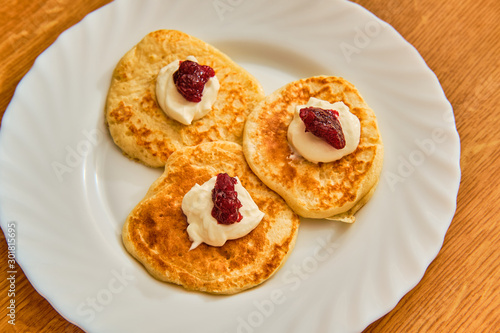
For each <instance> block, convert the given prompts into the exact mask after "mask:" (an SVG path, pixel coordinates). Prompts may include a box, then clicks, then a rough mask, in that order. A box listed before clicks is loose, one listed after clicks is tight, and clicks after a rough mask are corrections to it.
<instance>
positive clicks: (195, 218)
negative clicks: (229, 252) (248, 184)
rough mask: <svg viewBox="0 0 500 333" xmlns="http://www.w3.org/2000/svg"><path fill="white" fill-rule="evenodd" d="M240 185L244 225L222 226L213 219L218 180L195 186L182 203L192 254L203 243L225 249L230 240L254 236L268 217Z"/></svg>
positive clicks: (239, 223) (241, 222) (235, 186)
mask: <svg viewBox="0 0 500 333" xmlns="http://www.w3.org/2000/svg"><path fill="white" fill-rule="evenodd" d="M235 178H236V179H237V180H238V182H237V183H236V184H235V185H234V189H235V190H236V192H237V193H238V199H239V200H240V202H241V204H242V207H240V209H239V212H240V214H241V215H242V216H243V218H242V219H241V221H239V222H236V223H233V224H219V223H217V220H216V219H215V218H214V217H213V216H212V208H213V206H214V204H213V201H212V189H213V188H214V186H215V182H216V180H217V176H214V177H212V178H210V180H208V181H207V182H205V183H204V184H203V185H198V184H195V185H194V186H193V187H192V188H191V190H189V192H187V193H186V195H185V196H184V198H183V199H182V211H183V212H184V214H185V215H186V217H187V222H188V224H189V225H188V227H187V233H188V235H189V239H190V240H191V241H192V242H193V243H192V245H191V248H190V250H192V249H194V248H196V247H197V246H198V245H200V244H201V243H205V244H208V245H212V246H222V245H224V243H226V241H227V240H229V239H237V238H240V237H243V236H245V235H247V234H248V233H250V231H252V230H253V229H255V227H257V225H258V224H259V223H260V221H261V220H262V218H263V217H264V213H263V212H261V211H260V210H259V207H258V206H257V205H256V204H255V202H254V201H253V199H252V197H251V196H250V194H249V193H248V192H247V190H246V189H245V188H244V187H243V186H242V185H241V183H240V180H239V179H238V177H235Z"/></svg>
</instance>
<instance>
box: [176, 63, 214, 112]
mask: <svg viewBox="0 0 500 333" xmlns="http://www.w3.org/2000/svg"><path fill="white" fill-rule="evenodd" d="M214 75H215V71H214V70H213V68H212V67H210V66H205V65H199V64H198V63H196V62H194V61H190V60H185V61H181V62H180V66H179V69H178V70H177V71H176V72H175V73H174V76H173V78H174V83H175V86H176V87H177V91H179V93H180V94H181V95H182V96H184V98H185V99H186V100H188V101H190V102H195V103H198V102H200V101H201V96H202V95H203V89H204V88H205V83H207V81H208V80H209V79H210V78H211V77H213V76H214Z"/></svg>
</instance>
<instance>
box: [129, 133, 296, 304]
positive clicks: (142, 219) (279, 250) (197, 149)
mask: <svg viewBox="0 0 500 333" xmlns="http://www.w3.org/2000/svg"><path fill="white" fill-rule="evenodd" d="M222 172H226V173H228V174H229V175H230V176H232V177H235V176H237V177H238V178H239V180H240V182H241V184H242V185H243V186H244V187H245V188H246V190H247V191H248V192H249V193H250V195H251V196H252V199H253V200H254V201H255V203H256V204H257V206H258V207H259V209H260V210H261V211H262V212H264V213H265V216H264V218H263V219H262V220H261V222H260V223H259V224H258V226H257V227H256V228H255V229H254V230H253V231H251V232H250V233H249V234H247V235H246V236H244V237H242V238H239V239H234V240H228V241H227V242H226V243H225V244H224V245H222V246H220V247H214V246H209V245H206V244H205V243H202V244H200V245H199V246H198V247H196V248H195V249H193V250H189V249H190V246H191V241H190V239H189V236H188V234H187V231H186V228H187V226H188V223H187V220H186V216H185V215H184V214H183V211H182V209H181V204H182V199H183V197H184V195H185V194H186V193H187V192H188V191H189V190H190V189H191V188H192V187H193V186H194V185H195V184H200V185H201V184H203V183H205V182H206V181H207V180H209V179H210V178H211V177H213V176H215V175H217V174H218V173H222ZM298 226H299V217H298V216H297V215H296V214H295V213H293V211H292V210H291V209H290V208H289V207H288V205H287V204H286V203H285V201H284V200H283V199H282V198H281V197H279V196H278V195H277V194H276V193H275V192H273V191H271V190H270V189H269V188H268V187H267V186H265V185H264V184H263V183H262V182H261V181H260V180H259V179H258V178H257V177H256V176H255V175H254V174H253V172H252V171H251V170H250V168H249V167H248V165H247V164H246V162H245V158H244V155H243V152H242V148H241V146H240V145H238V144H236V143H232V142H210V143H202V144H200V145H198V146H194V147H186V148H183V149H181V150H178V151H176V152H175V153H173V154H172V155H171V156H170V158H169V160H168V161H167V164H166V165H165V171H164V173H163V174H162V176H161V177H160V178H158V180H157V181H155V182H154V183H153V184H152V185H151V187H150V189H149V191H148V193H147V194H146V196H145V197H144V199H143V200H142V201H141V202H140V203H139V204H138V205H137V206H136V207H135V208H134V209H133V210H132V212H131V213H130V214H129V216H128V217H127V219H126V222H125V224H124V226H123V232H122V239H123V243H124V245H125V247H126V249H127V250H128V251H129V252H130V253H131V254H132V256H134V257H135V258H136V259H137V260H138V261H140V262H141V263H142V264H143V265H144V266H145V268H146V269H147V270H148V271H149V273H151V275H153V276H154V277H155V278H157V279H159V280H162V281H166V282H171V283H174V284H178V285H181V286H183V287H184V288H186V289H189V290H196V291H202V292H207V293H213V294H234V293H237V292H240V291H242V290H245V289H248V288H251V287H254V286H256V285H258V284H260V283H262V282H264V281H265V280H267V279H268V278H270V277H271V276H272V275H273V274H274V273H275V272H276V271H277V270H278V269H279V268H280V267H281V266H282V265H283V263H284V262H285V260H286V259H287V258H288V255H289V254H290V252H291V251H292V249H293V247H294V245H295V239H296V236H297V232H298Z"/></svg>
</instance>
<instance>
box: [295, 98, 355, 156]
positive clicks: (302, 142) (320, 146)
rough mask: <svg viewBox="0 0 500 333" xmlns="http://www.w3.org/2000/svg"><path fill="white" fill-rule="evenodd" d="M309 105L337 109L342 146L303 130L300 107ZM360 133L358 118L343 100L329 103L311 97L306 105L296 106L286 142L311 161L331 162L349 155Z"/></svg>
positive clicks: (353, 149)
mask: <svg viewBox="0 0 500 333" xmlns="http://www.w3.org/2000/svg"><path fill="white" fill-rule="evenodd" d="M310 106H312V107H317V108H322V109H328V110H336V111H338V113H339V121H340V124H341V126H342V132H343V133H344V138H345V142H346V145H345V147H344V148H342V149H336V148H334V147H332V146H331V145H330V144H328V143H327V142H326V141H325V140H323V139H321V138H319V137H317V136H316V135H314V134H312V133H311V132H306V131H305V130H306V126H305V124H304V122H303V121H302V119H300V109H302V108H305V107H310ZM360 135H361V124H360V122H359V119H358V117H356V116H355V115H354V114H352V113H351V112H350V111H349V107H348V106H347V105H345V104H344V103H343V102H336V103H329V102H327V101H324V100H321V99H318V98H314V97H311V98H310V99H309V101H308V102H307V104H306V105H298V106H297V107H296V109H295V114H294V117H293V120H292V122H291V123H290V125H289V126H288V143H289V144H290V146H291V147H292V148H293V149H294V150H295V152H296V153H298V154H300V155H301V156H302V157H304V158H305V159H306V160H308V161H311V162H313V163H318V162H333V161H336V160H339V159H341V158H342V157H344V156H346V155H349V154H350V153H352V152H353V151H355V150H356V148H357V147H358V144H359V138H360Z"/></svg>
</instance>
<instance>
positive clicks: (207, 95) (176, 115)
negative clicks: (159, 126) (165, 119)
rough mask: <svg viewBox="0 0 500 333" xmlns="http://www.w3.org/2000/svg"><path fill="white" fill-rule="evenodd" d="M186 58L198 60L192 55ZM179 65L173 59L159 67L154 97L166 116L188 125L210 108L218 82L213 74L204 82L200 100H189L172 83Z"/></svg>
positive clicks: (215, 95) (215, 96)
mask: <svg viewBox="0 0 500 333" xmlns="http://www.w3.org/2000/svg"><path fill="white" fill-rule="evenodd" d="M186 60H191V61H194V62H196V63H197V62H198V60H196V58H195V57H193V56H188V57H187V58H186ZM179 65H180V61H179V60H175V61H173V62H171V63H170V64H168V65H167V66H165V67H163V68H162V69H160V72H159V73H158V77H157V78H156V99H157V101H158V104H159V105H160V107H161V109H162V110H163V112H165V114H166V115H167V116H169V117H170V118H172V119H175V120H177V121H178V122H180V123H182V124H184V125H190V124H191V123H192V122H193V120H197V119H200V118H202V117H203V116H205V115H206V114H207V113H208V112H209V111H210V110H211V109H212V106H213V104H214V103H215V100H216V99H217V93H218V92H219V88H220V84H219V80H218V79H217V76H216V75H214V76H213V77H211V78H210V79H209V80H208V81H207V83H205V88H204V89H203V94H202V97H201V101H200V102H198V103H196V102H190V101H188V100H186V99H185V98H184V96H182V95H181V93H179V91H178V90H177V87H176V86H175V83H174V78H173V75H174V73H175V72H176V71H177V70H178V69H179Z"/></svg>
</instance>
